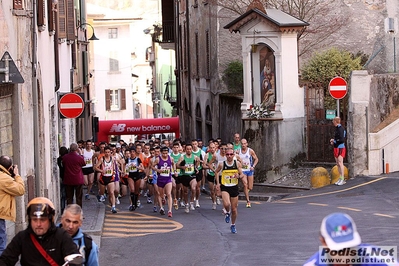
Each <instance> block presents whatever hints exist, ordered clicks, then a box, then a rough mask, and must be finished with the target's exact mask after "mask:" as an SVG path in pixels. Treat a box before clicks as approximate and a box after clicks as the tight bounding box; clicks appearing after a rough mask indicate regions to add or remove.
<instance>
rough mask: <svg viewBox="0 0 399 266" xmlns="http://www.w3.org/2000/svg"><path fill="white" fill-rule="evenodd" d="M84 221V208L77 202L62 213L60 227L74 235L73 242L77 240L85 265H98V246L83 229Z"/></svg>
mask: <svg viewBox="0 0 399 266" xmlns="http://www.w3.org/2000/svg"><path fill="white" fill-rule="evenodd" d="M82 223H83V210H82V208H81V207H80V206H79V205H77V204H70V205H68V206H67V207H66V208H65V210H64V213H63V214H62V217H61V224H60V227H62V228H63V229H64V230H65V231H67V233H68V234H69V235H70V236H71V237H72V239H73V242H75V244H76V246H77V247H78V250H79V252H80V254H81V255H82V256H83V258H84V263H83V265H85V266H98V265H99V262H98V246H97V244H96V243H94V241H93V239H92V238H91V236H89V235H87V234H86V233H84V232H83V231H82V229H81V226H82Z"/></svg>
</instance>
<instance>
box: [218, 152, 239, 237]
mask: <svg viewBox="0 0 399 266" xmlns="http://www.w3.org/2000/svg"><path fill="white" fill-rule="evenodd" d="M234 156H235V153H234V150H233V149H232V148H228V149H227V150H226V157H227V159H226V161H224V162H220V163H219V164H218V166H217V168H216V170H215V174H216V176H218V175H219V174H221V178H220V181H219V178H216V190H218V191H221V193H222V199H223V207H224V208H225V209H226V215H225V222H226V223H230V216H231V226H230V230H231V232H232V233H233V234H235V233H237V229H236V225H235V222H236V219H237V213H238V212H237V207H238V195H239V194H240V193H239V191H238V179H239V178H242V177H243V176H244V175H243V173H242V168H241V163H240V162H238V161H237V160H234ZM230 211H231V212H230Z"/></svg>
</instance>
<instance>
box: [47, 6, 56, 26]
mask: <svg viewBox="0 0 399 266" xmlns="http://www.w3.org/2000/svg"><path fill="white" fill-rule="evenodd" d="M56 10H57V5H56V4H54V3H53V1H51V0H48V1H47V13H48V15H47V17H48V31H49V32H50V33H53V32H54V31H55V30H56V29H55V13H54V11H56Z"/></svg>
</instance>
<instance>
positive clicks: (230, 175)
mask: <svg viewBox="0 0 399 266" xmlns="http://www.w3.org/2000/svg"><path fill="white" fill-rule="evenodd" d="M222 185H223V186H226V187H232V186H236V185H238V170H236V169H233V170H223V172H222Z"/></svg>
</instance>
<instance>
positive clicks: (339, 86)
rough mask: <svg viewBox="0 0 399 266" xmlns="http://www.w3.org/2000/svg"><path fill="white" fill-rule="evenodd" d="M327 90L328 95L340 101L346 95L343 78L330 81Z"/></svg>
mask: <svg viewBox="0 0 399 266" xmlns="http://www.w3.org/2000/svg"><path fill="white" fill-rule="evenodd" d="M328 89H329V91H330V95H331V96H332V97H333V98H334V99H336V100H340V99H342V98H344V97H345V96H346V93H347V92H348V84H347V83H346V80H344V79H343V78H341V77H335V78H333V79H331V80H330V84H329V85H328Z"/></svg>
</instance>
